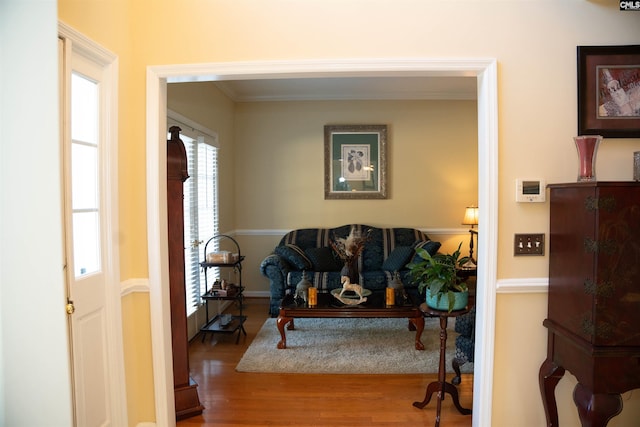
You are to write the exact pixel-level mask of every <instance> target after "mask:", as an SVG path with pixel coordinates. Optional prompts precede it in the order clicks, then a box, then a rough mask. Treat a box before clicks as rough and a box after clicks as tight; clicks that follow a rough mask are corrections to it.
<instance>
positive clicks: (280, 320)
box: [276, 315, 293, 349]
mask: <svg viewBox="0 0 640 427" xmlns="http://www.w3.org/2000/svg"><path fill="white" fill-rule="evenodd" d="M287 323H290V324H293V318H292V317H284V316H282V315H280V316H278V319H277V320H276V325H277V326H278V331H280V337H281V339H280V342H279V343H278V348H279V349H283V348H287V336H286V335H285V332H284V325H286V324H287Z"/></svg>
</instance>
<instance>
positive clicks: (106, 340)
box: [61, 37, 126, 427]
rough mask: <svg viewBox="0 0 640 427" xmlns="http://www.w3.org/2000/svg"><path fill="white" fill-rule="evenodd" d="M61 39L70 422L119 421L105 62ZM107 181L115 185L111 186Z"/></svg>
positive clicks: (111, 136) (112, 171)
mask: <svg viewBox="0 0 640 427" xmlns="http://www.w3.org/2000/svg"><path fill="white" fill-rule="evenodd" d="M74 43H75V42H74V41H73V40H72V39H71V38H65V37H62V39H61V44H62V49H61V52H62V58H61V64H63V66H62V68H61V83H62V84H61V88H62V89H61V92H62V96H61V99H62V100H63V107H62V116H63V120H62V123H63V126H62V132H63V138H62V141H63V143H62V145H63V147H62V162H63V167H62V171H63V172H62V173H63V183H64V195H65V200H64V204H63V206H64V212H63V218H64V231H65V260H66V280H67V299H68V305H67V312H68V313H69V331H70V341H71V342H70V345H71V354H72V375H73V390H74V419H75V424H76V425H77V426H83V427H84V426H87V427H93V426H112V425H124V424H123V423H124V422H125V418H124V417H123V414H125V413H126V411H125V409H124V408H126V403H123V402H125V401H124V384H123V382H124V381H123V374H122V371H123V370H122V363H119V361H121V360H122V345H121V340H122V336H121V320H120V304H119V302H120V300H119V292H118V290H119V273H118V258H117V254H118V252H117V244H116V243H117V241H115V236H116V235H117V209H116V202H117V198H116V197H115V196H116V195H117V192H116V190H117V169H116V168H115V167H114V165H115V160H116V159H115V155H116V154H117V151H116V150H115V149H114V146H113V145H114V144H115V143H116V141H117V139H116V135H115V132H114V131H113V127H114V126H113V121H114V117H113V114H112V111H110V106H111V105H112V102H113V100H112V97H111V95H110V94H111V91H112V90H113V89H114V88H113V82H111V81H109V78H110V74H109V67H105V64H103V63H100V62H97V61H96V60H95V57H93V56H92V55H87V53H88V52H87V51H86V50H85V49H76V48H77V46H74ZM114 183H115V184H114Z"/></svg>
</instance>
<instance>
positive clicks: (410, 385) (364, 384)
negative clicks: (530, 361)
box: [177, 298, 473, 427]
mask: <svg viewBox="0 0 640 427" xmlns="http://www.w3.org/2000/svg"><path fill="white" fill-rule="evenodd" d="M268 307H269V300H268V299H266V298H245V306H244V310H243V311H244V313H243V314H246V315H247V316H248V318H247V322H246V323H245V329H246V331H247V337H246V338H245V337H244V335H243V336H241V337H240V342H239V343H238V344H235V339H236V336H235V335H224V334H217V335H214V336H213V337H211V338H210V337H206V338H205V340H204V342H201V338H200V337H199V336H198V337H196V339H194V340H193V341H192V342H191V343H190V345H189V365H190V370H191V376H192V377H193V379H194V380H195V381H196V382H197V383H198V395H199V397H200V402H201V403H202V405H204V406H205V408H206V409H205V410H204V412H203V413H202V415H199V416H196V417H192V418H188V419H185V420H181V421H179V422H178V423H177V425H178V426H179V427H195V426H212V427H213V426H216V427H249V426H256V427H257V426H298V427H307V426H309V427H311V426H315V427H325V426H327V427H328V426H331V427H356V426H367V427H391V426H401V425H427V426H428V425H434V423H435V408H436V401H435V396H434V397H433V398H432V400H431V402H430V403H429V405H427V407H425V408H424V409H418V408H415V407H413V406H412V403H413V402H415V401H422V399H423V398H424V393H425V390H426V386H427V384H429V383H430V382H432V381H435V380H437V375H435V374H431V375H424V374H421V375H362V374H359V375H344V374H340V375H322V374H310V375H300V374H260V373H247V372H236V370H235V367H236V365H237V364H238V362H239V361H240V359H241V358H242V355H243V354H244V352H245V350H246V349H247V348H248V346H249V344H250V343H251V341H252V340H253V338H254V337H255V336H256V334H257V332H258V331H259V330H260V328H261V327H262V325H263V324H264V322H265V320H266V319H267V317H268V315H267V312H268ZM274 345H275V343H274ZM284 351H286V350H284ZM449 380H450V378H449ZM458 390H459V392H460V404H461V405H462V406H463V407H466V408H470V407H471V406H472V391H473V375H471V374H463V376H462V384H461V385H460V386H458ZM441 425H443V426H448V427H463V426H464V427H467V426H471V416H469V415H461V414H460V413H459V412H458V411H457V410H456V409H455V407H454V406H453V403H452V401H451V398H450V397H449V396H446V398H445V400H444V401H443V402H442V415H441Z"/></svg>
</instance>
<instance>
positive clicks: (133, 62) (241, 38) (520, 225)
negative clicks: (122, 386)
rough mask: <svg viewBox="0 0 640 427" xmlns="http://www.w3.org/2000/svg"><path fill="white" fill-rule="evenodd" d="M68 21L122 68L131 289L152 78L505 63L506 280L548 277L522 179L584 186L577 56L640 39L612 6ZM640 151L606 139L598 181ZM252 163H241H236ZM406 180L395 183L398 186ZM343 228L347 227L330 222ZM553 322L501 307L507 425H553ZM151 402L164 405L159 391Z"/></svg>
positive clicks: (283, 7)
mask: <svg viewBox="0 0 640 427" xmlns="http://www.w3.org/2000/svg"><path fill="white" fill-rule="evenodd" d="M59 13H60V18H61V19H62V20H63V21H65V22H66V23H68V24H70V25H71V26H73V27H75V28H76V29H78V30H79V31H81V32H83V33H84V34H86V35H87V36H89V37H90V38H92V39H94V40H95V41H97V42H98V43H101V44H103V45H104V46H105V47H107V48H109V49H110V50H112V51H114V52H115V53H116V54H117V55H119V57H120V100H119V102H120V108H119V114H120V135H119V136H120V156H119V161H120V176H119V178H120V198H121V200H120V207H121V208H120V209H121V212H120V213H121V218H120V225H121V239H120V241H121V244H122V247H121V271H122V279H123V280H125V279H128V278H145V277H147V274H148V273H147V260H146V254H147V250H146V206H145V192H146V188H145V161H146V160H145V131H144V129H145V90H146V88H145V72H146V67H147V66H150V65H162V64H179V63H203V62H225V61H241V60H250V61H255V60H276V59H324V58H399V57H430V58H434V57H456V58H457V57H461V58H469V57H483V58H484V57H491V58H496V59H497V61H498V65H499V70H498V71H499V75H498V80H499V82H498V89H499V105H498V108H499V117H498V121H499V177H498V179H499V182H498V185H499V194H498V200H499V225H498V234H499V237H498V239H499V240H498V278H499V279H501V280H509V279H517V278H544V277H546V276H547V263H548V259H547V258H546V257H539V258H538V257H536V258H530V257H523V258H514V257H513V255H512V245H513V234H514V233H518V232H544V233H547V232H548V204H537V205H533V204H518V203H515V202H514V181H515V179H516V178H519V177H520V178H526V177H532V178H537V177H539V178H544V179H546V180H547V182H565V181H574V180H575V176H576V171H577V160H576V154H575V149H574V147H573V142H572V140H571V137H572V136H574V135H575V134H576V121H577V119H576V110H577V107H576V102H577V101H576V99H577V94H576V65H575V64H576V46H577V45H608V44H611V45H621V44H634V43H638V40H640V15H639V14H637V13H629V12H621V11H619V10H618V4H617V2H614V1H603V0H593V1H578V0H529V1H521V0H503V1H489V0H484V1H483V0H459V1H455V2H454V1H448V2H447V1H436V0H404V1H398V0H373V1H368V2H363V1H361V0H327V1H322V2H319V1H306V2H292V1H290V0H262V1H255V0H236V1H233V2H223V1H210V2H202V1H196V0H184V1H180V2H177V1H175V0H155V1H150V0H135V1H134V0H130V1H120V2H103V1H97V0H85V1H77V0H60V2H59ZM243 148H245V149H246V147H242V146H239V147H238V149H239V150H242V149H243ZM639 149H640V141H639V140H638V139H607V140H605V141H604V143H603V144H602V146H601V150H600V152H599V155H598V163H597V173H598V176H599V178H600V179H603V180H629V179H631V177H632V173H631V158H632V152H633V151H636V150H639ZM399 155H400V154H399V153H394V156H399ZM241 157H242V156H241V155H240V153H236V156H235V157H234V159H235V161H236V162H237V161H239V160H238V159H239V158H241ZM395 173H396V172H394V174H393V175H392V179H397V178H396V177H395ZM394 185H395V184H394ZM465 202H466V201H465ZM245 203H250V202H247V201H245V200H244V199H241V198H238V199H236V213H237V214H239V211H238V210H237V208H240V207H243V206H244V204H245ZM244 215H246V216H239V217H238V218H239V219H238V223H237V224H235V225H236V227H254V225H253V224H252V222H253V221H257V219H253V218H251V217H249V216H248V213H244ZM376 219H378V218H376ZM331 222H340V221H337V220H335V221H334V219H333V218H331ZM385 222H386V221H385ZM416 222H419V221H417V220H416ZM281 224H284V221H282V222H281ZM425 225H427V224H425ZM262 226H263V227H275V226H276V224H275V223H273V224H264V225H262ZM278 226H282V227H284V226H285V225H278ZM255 227H257V225H256V226H255ZM267 246H268V245H263V247H267ZM133 303H134V304H136V305H137V304H138V301H133ZM545 312H546V300H545V296H544V294H542V295H539V294H526V293H525V294H514V295H506V294H499V295H498V299H497V318H496V320H497V331H496V332H497V333H496V337H495V338H496V343H495V351H496V361H497V362H500V364H498V363H496V370H495V373H494V379H493V381H494V394H493V408H494V410H493V417H494V423H493V424H494V426H505V427H507V426H514V425H517V426H525V427H526V426H539V425H543V421H542V420H543V416H544V415H543V414H542V406H541V404H540V403H539V402H540V400H539V394H538V384H537V370H538V367H539V364H540V363H541V362H542V360H543V359H544V351H545V348H546V339H545V337H544V335H545V331H544V328H543V327H542V320H543V319H544V317H545ZM523 313H524V314H525V316H523ZM125 321H126V322H127V321H136V320H134V319H125ZM128 326H130V325H128V324H126V323H125V328H127V327H128ZM128 356H130V355H128ZM128 381H129V380H128ZM571 387H572V380H571V378H567V379H564V380H562V381H561V383H560V385H559V387H558V393H557V395H558V399H559V400H558V403H559V407H560V413H561V418H562V420H567V419H568V420H570V421H567V422H566V423H565V424H564V425H567V424H568V425H577V422H576V418H575V414H574V412H575V409H574V407H573V403H572V400H571V393H570V390H571ZM145 393H147V394H152V393H153V389H152V387H151V385H148V386H147V387H146V389H145ZM136 399H137V400H136ZM625 399H626V400H625V409H624V411H623V414H622V415H621V416H620V417H618V418H616V419H614V421H613V422H612V423H610V425H612V426H614V425H616V423H617V425H618V426H622V425H630V424H629V423H630V422H631V421H630V420H632V419H633V418H628V417H629V416H633V415H634V414H633V411H634V410H636V408H638V407H639V406H640V404H638V402H637V398H636V399H633V396H632V397H630V398H629V397H625ZM138 401H139V403H140V404H142V405H144V404H145V402H144V401H143V399H142V397H140V396H131V397H130V402H133V403H132V405H133V404H135V403H138ZM629 414H631V415H629ZM636 415H637V414H636ZM140 416H141V417H142V415H140ZM625 417H626V418H625ZM139 421H148V420H147V419H142V418H140V419H139ZM625 422H626V423H627V424H625Z"/></svg>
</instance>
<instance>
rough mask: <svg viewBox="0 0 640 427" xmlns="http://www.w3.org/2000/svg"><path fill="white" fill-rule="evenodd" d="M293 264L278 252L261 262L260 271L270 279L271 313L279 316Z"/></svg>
mask: <svg viewBox="0 0 640 427" xmlns="http://www.w3.org/2000/svg"><path fill="white" fill-rule="evenodd" d="M289 270H291V266H290V265H289V263H288V262H287V261H285V260H284V259H283V258H281V257H279V256H278V255H276V254H271V255H268V256H267V257H266V258H265V259H264V260H262V263H260V273H262V275H263V276H265V277H267V278H268V279H269V291H270V294H271V301H270V303H269V314H270V315H271V316H277V315H278V311H279V309H280V303H281V302H282V299H283V298H284V296H285V294H286V290H287V274H288V273H289Z"/></svg>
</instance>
